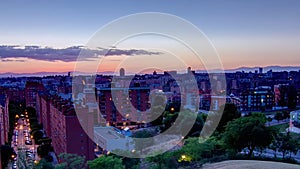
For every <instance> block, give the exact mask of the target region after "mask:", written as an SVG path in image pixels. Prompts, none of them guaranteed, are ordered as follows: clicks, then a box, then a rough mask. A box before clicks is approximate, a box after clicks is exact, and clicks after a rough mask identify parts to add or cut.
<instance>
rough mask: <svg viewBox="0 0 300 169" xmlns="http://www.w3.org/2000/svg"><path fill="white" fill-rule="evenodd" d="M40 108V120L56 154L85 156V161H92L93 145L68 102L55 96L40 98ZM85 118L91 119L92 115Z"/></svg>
mask: <svg viewBox="0 0 300 169" xmlns="http://www.w3.org/2000/svg"><path fill="white" fill-rule="evenodd" d="M41 107H42V111H41V112H42V113H41V116H42V117H41V119H42V122H43V124H45V125H44V126H45V130H46V133H47V135H48V136H49V137H50V138H52V145H53V147H54V151H55V153H56V154H61V153H72V154H78V155H82V156H85V157H86V159H87V160H92V159H94V143H93V141H92V140H91V139H90V138H89V137H88V135H87V134H86V132H85V131H84V130H83V128H82V127H81V125H80V123H79V120H78V118H77V116H76V113H75V110H74V107H73V105H72V104H71V103H70V102H69V101H66V100H63V99H61V98H59V97H57V96H54V97H49V96H48V98H47V97H46V96H42V97H41ZM85 117H86V118H92V114H91V116H89V115H88V114H87V115H86V116H85ZM49 119H50V120H49Z"/></svg>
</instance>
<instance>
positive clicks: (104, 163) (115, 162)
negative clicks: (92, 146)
mask: <svg viewBox="0 0 300 169" xmlns="http://www.w3.org/2000/svg"><path fill="white" fill-rule="evenodd" d="M87 164H88V166H89V168H90V169H125V166H124V165H123V164H122V160H121V159H119V158H116V157H112V156H105V155H103V156H101V157H99V158H96V159H95V160H93V161H88V162H87Z"/></svg>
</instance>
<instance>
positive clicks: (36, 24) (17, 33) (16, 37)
mask: <svg viewBox="0 0 300 169" xmlns="http://www.w3.org/2000/svg"><path fill="white" fill-rule="evenodd" d="M115 2H117V4H119V5H115V4H114V3H110V2H91V3H84V2H81V3H80V2H72V3H70V2H67V1H63V2H60V1H54V2H37V1H29V2H28V3H26V4H21V3H17V2H16V1H11V2H2V3H1V7H0V9H1V10H0V11H1V14H2V15H1V16H2V17H1V19H2V21H3V23H5V24H3V25H1V26H0V30H2V31H0V36H1V39H0V45H9V46H10V45H19V46H27V45H35V46H39V47H41V48H53V49H60V50H62V49H66V48H69V47H71V46H81V45H86V44H87V43H88V41H89V39H91V38H92V37H93V35H94V34H95V32H97V31H98V30H99V29H100V28H102V27H104V26H105V25H106V24H108V23H110V22H112V21H114V20H116V19H118V18H120V17H124V16H127V15H131V14H135V13H143V12H159V13H167V14H171V15H175V16H178V17H180V18H183V19H185V20H187V21H189V22H191V23H192V24H194V25H195V26H196V27H197V28H199V29H200V30H201V31H202V32H203V33H204V34H205V35H206V36H207V37H208V39H209V40H210V41H211V43H212V44H213V45H214V47H215V49H216V52H217V53H218V54H219V57H220V62H221V63H222V64H223V67H224V69H234V68H239V67H254V66H260V67H265V66H270V65H279V66H298V65H299V61H298V56H299V54H300V51H299V49H298V48H297V44H298V43H299V42H300V37H299V35H300V29H299V28H300V24H299V23H300V22H299V17H298V16H299V10H298V7H297V6H299V2H297V1H292V0H291V1H289V2H290V3H288V2H283V1H264V2H261V1H251V2H238V1H226V2H225V1H217V2H215V3H213V2H203V1H200V2H198V1H189V2H173V1H172V2H171V1H164V2H159V4H158V2H157V3H155V2H147V1H139V2H130V1H126V2H123V1H115ZM158 41H160V42H161V43H162V44H163V43H164V42H168V41H164V40H162V39H161V38H160V39H157V38H153V37H152V38H151V37H146V38H144V39H143V38H141V39H136V40H133V41H130V43H129V44H128V43H127V44H126V43H123V44H120V45H119V46H117V49H120V50H131V49H137V50H139V49H142V50H143V48H141V46H139V45H137V44H139V42H145V44H154V43H157V42H158ZM132 42H133V43H132ZM137 42H138V43H137ZM101 47H103V48H106V49H107V48H109V46H101ZM174 48H176V47H174ZM174 50H176V49H174ZM154 52H157V51H154ZM158 52H160V51H158ZM179 53H180V54H181V56H183V58H186V56H185V54H186V53H185V52H183V51H179ZM0 54H1V58H0V59H1V62H0V67H1V68H2V69H1V73H5V72H13V73H22V72H23V73H34V72H67V71H72V70H74V67H75V65H76V61H75V60H74V59H73V60H66V59H65V56H60V57H61V58H60V59H57V57H54V58H52V59H51V58H46V59H43V58H42V57H40V56H35V55H37V54H34V53H33V54H32V56H34V57H32V56H30V55H28V56H24V57H22V55H18V56H12V55H9V56H5V51H3V50H1V51H0ZM141 56H142V55H141ZM152 56H153V55H152ZM154 56H155V55H154ZM159 56H160V57H161V58H164V59H165V60H166V58H167V56H164V55H159ZM74 57H75V58H76V57H77V56H76V55H74ZM119 57H121V58H125V57H130V55H126V54H123V55H116V56H112V62H111V64H113V63H114V61H115V60H117V59H119ZM67 59H68V58H67ZM187 60H188V59H187ZM191 62H192V61H191ZM32 65H34V66H32ZM134 66H135V64H129V65H128V67H134ZM190 66H191V67H192V68H194V69H196V70H197V69H199V70H201V68H203V66H202V65H192V64H191V65H190ZM201 66H202V67H201ZM125 68H126V67H125ZM126 69H128V68H126ZM170 69H172V68H170ZM170 69H169V70H170ZM173 69H174V68H173ZM105 71H115V70H110V67H109V66H108V67H107V69H105Z"/></svg>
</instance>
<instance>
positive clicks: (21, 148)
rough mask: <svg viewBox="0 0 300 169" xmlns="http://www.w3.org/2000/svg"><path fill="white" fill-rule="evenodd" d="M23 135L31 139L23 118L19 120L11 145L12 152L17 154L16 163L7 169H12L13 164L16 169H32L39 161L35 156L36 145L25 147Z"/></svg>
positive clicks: (26, 123) (27, 124)
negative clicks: (15, 165)
mask: <svg viewBox="0 0 300 169" xmlns="http://www.w3.org/2000/svg"><path fill="white" fill-rule="evenodd" d="M16 133H17V134H16ZM25 133H26V135H29V136H28V137H29V138H30V137H31V136H30V127H29V123H28V122H27V120H26V119H25V118H20V119H19V120H18V122H17V125H16V127H15V130H14V135H13V139H12V143H11V145H12V147H13V149H14V151H15V152H16V153H17V160H16V162H12V164H10V166H9V168H13V167H12V166H13V163H16V164H17V168H18V169H30V168H33V165H34V162H37V161H38V160H39V157H38V155H37V145H34V143H33V144H32V145H26V144H25V141H26V136H25ZM30 140H31V139H30ZM32 142H33V140H32ZM26 151H28V152H26ZM30 152H32V153H30ZM29 154H31V155H29Z"/></svg>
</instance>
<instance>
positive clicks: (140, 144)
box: [132, 130, 154, 151]
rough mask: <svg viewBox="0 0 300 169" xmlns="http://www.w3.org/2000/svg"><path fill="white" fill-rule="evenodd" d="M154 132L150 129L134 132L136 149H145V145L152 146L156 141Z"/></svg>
mask: <svg viewBox="0 0 300 169" xmlns="http://www.w3.org/2000/svg"><path fill="white" fill-rule="evenodd" d="M153 136H154V133H152V132H150V131H148V130H140V131H137V132H135V133H133V136H132V137H133V138H137V139H134V142H135V149H136V150H137V151H143V148H144V147H150V146H152V145H153V143H154V139H153ZM139 138H147V139H139Z"/></svg>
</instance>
